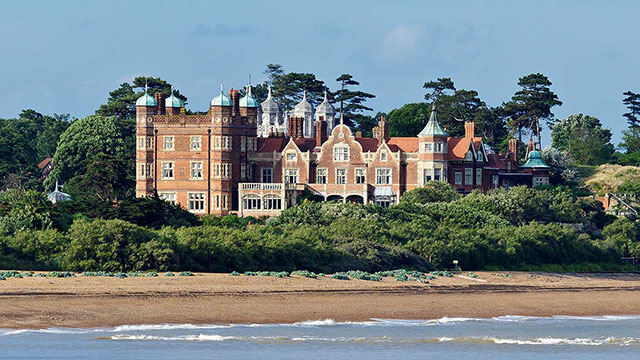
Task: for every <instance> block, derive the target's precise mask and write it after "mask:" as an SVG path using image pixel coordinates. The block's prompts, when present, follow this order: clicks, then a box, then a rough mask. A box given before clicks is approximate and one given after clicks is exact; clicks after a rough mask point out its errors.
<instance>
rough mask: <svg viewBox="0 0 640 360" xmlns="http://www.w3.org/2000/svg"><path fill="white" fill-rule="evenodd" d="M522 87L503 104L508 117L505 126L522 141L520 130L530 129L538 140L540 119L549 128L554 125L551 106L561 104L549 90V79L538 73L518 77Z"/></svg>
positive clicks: (556, 96)
mask: <svg viewBox="0 0 640 360" xmlns="http://www.w3.org/2000/svg"><path fill="white" fill-rule="evenodd" d="M518 85H519V86H520V87H521V88H522V89H520V90H518V91H516V93H515V94H514V95H513V96H512V97H511V100H510V101H509V102H507V103H505V104H503V105H502V106H503V111H504V115H506V116H507V117H508V118H509V121H508V122H507V126H508V127H509V128H510V129H511V131H512V132H513V133H515V134H518V140H520V142H522V132H523V131H526V130H530V131H531V132H532V133H533V134H535V135H536V137H537V138H538V142H539V141H540V120H546V122H547V126H549V127H550V128H551V127H553V125H554V122H555V120H554V115H553V113H552V112H551V108H553V107H554V106H560V105H562V101H560V100H558V95H556V94H555V93H554V92H553V91H551V89H550V86H551V85H552V83H551V81H549V79H548V78H547V77H546V76H544V75H542V74H540V73H536V74H529V75H526V76H523V77H521V78H520V79H518Z"/></svg>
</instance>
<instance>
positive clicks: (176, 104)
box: [164, 92, 184, 108]
mask: <svg viewBox="0 0 640 360" xmlns="http://www.w3.org/2000/svg"><path fill="white" fill-rule="evenodd" d="M182 105H184V103H183V102H182V100H180V99H179V98H177V97H176V96H175V95H173V92H172V93H171V96H169V97H168V98H166V99H165V100H164V106H165V107H168V108H181V107H182Z"/></svg>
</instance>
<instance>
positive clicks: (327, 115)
mask: <svg viewBox="0 0 640 360" xmlns="http://www.w3.org/2000/svg"><path fill="white" fill-rule="evenodd" d="M321 118H322V119H324V121H325V122H326V127H327V131H326V135H327V136H329V135H330V134H331V130H333V128H334V127H335V126H336V109H335V108H334V107H333V105H331V103H330V102H329V100H327V92H326V91H325V92H324V100H323V101H322V103H321V104H320V105H318V108H317V109H316V116H315V119H316V123H317V122H318V121H319V120H320V119H321Z"/></svg>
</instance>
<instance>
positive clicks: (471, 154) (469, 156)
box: [464, 150, 473, 161]
mask: <svg viewBox="0 0 640 360" xmlns="http://www.w3.org/2000/svg"><path fill="white" fill-rule="evenodd" d="M464 160H465V161H473V153H472V152H471V150H469V151H467V155H466V156H465V157H464Z"/></svg>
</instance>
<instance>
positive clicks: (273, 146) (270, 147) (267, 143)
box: [258, 137, 289, 153]
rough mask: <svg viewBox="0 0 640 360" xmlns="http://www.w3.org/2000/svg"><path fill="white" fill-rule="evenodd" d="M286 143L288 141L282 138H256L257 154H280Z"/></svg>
mask: <svg viewBox="0 0 640 360" xmlns="http://www.w3.org/2000/svg"><path fill="white" fill-rule="evenodd" d="M288 142H289V139H288V138H283V137H268V138H258V152H267V153H271V152H274V151H275V152H280V151H282V150H284V147H285V146H287V143H288Z"/></svg>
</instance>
